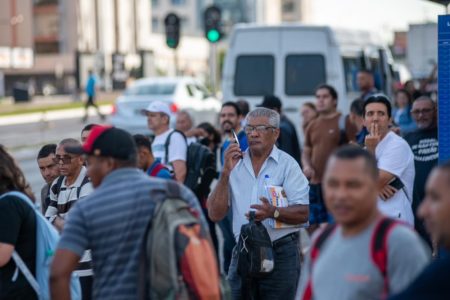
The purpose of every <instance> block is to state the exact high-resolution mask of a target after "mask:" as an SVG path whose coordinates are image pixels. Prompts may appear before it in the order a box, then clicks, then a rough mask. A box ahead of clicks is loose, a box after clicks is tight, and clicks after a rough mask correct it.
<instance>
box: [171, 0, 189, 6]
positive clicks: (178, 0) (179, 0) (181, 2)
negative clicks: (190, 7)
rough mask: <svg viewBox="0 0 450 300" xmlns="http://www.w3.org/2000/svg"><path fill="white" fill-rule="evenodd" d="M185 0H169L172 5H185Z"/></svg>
mask: <svg viewBox="0 0 450 300" xmlns="http://www.w3.org/2000/svg"><path fill="white" fill-rule="evenodd" d="M186 1H187V0H170V2H172V5H185V4H186Z"/></svg>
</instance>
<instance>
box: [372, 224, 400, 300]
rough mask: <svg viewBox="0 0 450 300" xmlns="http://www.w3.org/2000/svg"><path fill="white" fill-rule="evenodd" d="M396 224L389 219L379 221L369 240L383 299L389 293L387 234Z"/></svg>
mask: <svg viewBox="0 0 450 300" xmlns="http://www.w3.org/2000/svg"><path fill="white" fill-rule="evenodd" d="M397 224H399V223H398V222H397V221H395V220H393V219H390V218H383V219H381V220H380V221H379V222H378V224H377V225H376V228H375V230H374V232H373V235H372V239H371V245H370V254H371V258H372V261H373V262H374V264H375V265H376V266H377V268H378V269H379V270H380V272H381V275H382V276H383V281H384V287H383V299H385V298H386V297H387V295H388V292H389V280H388V274H387V268H388V253H389V252H388V249H387V240H388V237H389V233H390V232H391V231H392V229H393V228H394V227H395V225H397Z"/></svg>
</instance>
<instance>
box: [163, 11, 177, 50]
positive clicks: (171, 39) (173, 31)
mask: <svg viewBox="0 0 450 300" xmlns="http://www.w3.org/2000/svg"><path fill="white" fill-rule="evenodd" d="M164 26H165V28H166V44H167V46H168V47H169V48H172V49H176V48H177V47H178V43H179V42H180V18H179V17H178V16H177V15H176V14H174V13H170V14H168V15H167V16H166V18H165V19H164Z"/></svg>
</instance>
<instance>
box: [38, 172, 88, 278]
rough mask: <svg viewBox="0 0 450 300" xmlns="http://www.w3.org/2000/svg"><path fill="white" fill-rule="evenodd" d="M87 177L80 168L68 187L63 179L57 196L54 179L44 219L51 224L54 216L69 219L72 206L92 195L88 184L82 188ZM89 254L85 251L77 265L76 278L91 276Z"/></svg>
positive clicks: (56, 180)
mask: <svg viewBox="0 0 450 300" xmlns="http://www.w3.org/2000/svg"><path fill="white" fill-rule="evenodd" d="M86 176H87V173H86V168H85V167H84V166H83V167H82V168H81V171H80V174H78V177H77V179H76V180H75V182H74V183H73V184H71V185H70V186H67V185H66V177H64V179H63V181H62V184H61V188H60V191H59V193H58V194H55V192H56V185H57V182H58V178H56V179H55V180H54V181H53V183H52V187H51V188H50V204H49V206H48V208H47V211H46V212H45V217H46V218H49V219H50V221H52V222H53V220H54V218H55V216H57V215H58V216H59V217H61V218H63V219H65V220H67V218H68V217H70V214H68V212H69V210H71V208H72V207H73V205H74V204H75V203H76V202H77V201H78V200H81V199H83V198H85V197H86V196H87V195H89V194H90V193H92V191H93V188H92V184H91V183H90V182H88V183H85V184H84V185H83V186H81V185H82V183H83V180H84V178H85V177H86ZM80 186H81V189H80V196H79V197H78V189H79V188H80ZM91 261H92V258H91V253H90V251H89V250H87V251H86V252H85V253H84V255H83V257H82V258H81V260H80V264H79V265H78V268H77V271H76V273H77V274H78V276H92V266H91Z"/></svg>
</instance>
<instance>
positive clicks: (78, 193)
mask: <svg viewBox="0 0 450 300" xmlns="http://www.w3.org/2000/svg"><path fill="white" fill-rule="evenodd" d="M88 182H91V180H90V179H89V177H88V176H87V175H86V176H84V178H83V181H82V182H81V184H80V186H79V187H78V188H77V199H78V198H80V193H81V189H82V188H83V186H84V185H85V184H86V183H88Z"/></svg>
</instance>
